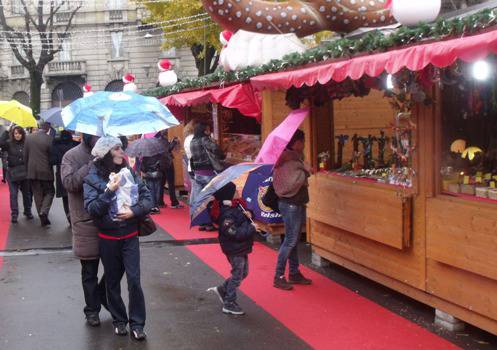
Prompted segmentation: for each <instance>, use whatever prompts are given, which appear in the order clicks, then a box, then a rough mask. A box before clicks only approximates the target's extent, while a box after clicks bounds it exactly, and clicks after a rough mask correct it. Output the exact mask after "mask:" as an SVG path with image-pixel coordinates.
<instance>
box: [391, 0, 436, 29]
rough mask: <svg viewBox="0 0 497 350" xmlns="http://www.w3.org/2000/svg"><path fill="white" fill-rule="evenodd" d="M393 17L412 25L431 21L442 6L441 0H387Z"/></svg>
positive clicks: (406, 24) (402, 22)
mask: <svg viewBox="0 0 497 350" xmlns="http://www.w3.org/2000/svg"><path fill="white" fill-rule="evenodd" d="M386 7H387V8H390V10H391V12H392V15H393V17H394V18H395V19H396V20H397V21H398V22H399V23H401V24H403V25H405V26H414V25H417V24H419V23H420V22H433V21H434V20H436V19H437V17H438V14H439V13H440V9H441V7H442V0H416V1H413V0H389V1H387V3H386Z"/></svg>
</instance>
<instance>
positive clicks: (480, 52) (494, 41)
mask: <svg viewBox="0 0 497 350" xmlns="http://www.w3.org/2000/svg"><path fill="white" fill-rule="evenodd" d="M491 53H494V54H495V53H497V30H496V29H494V30H492V31H489V32H485V33H482V34H478V35H472V36H467V37H462V38H457V39H451V40H445V41H436V42H430V43H426V44H420V45H415V46H410V47H406V48H401V49H396V50H391V51H387V52H382V53H377V54H371V55H364V56H358V57H354V58H351V59H347V60H340V61H331V62H330V61H326V63H321V64H317V65H309V66H307V67H304V68H299V69H295V70H289V71H283V72H277V73H270V74H265V75H260V76H256V77H253V78H251V79H250V81H251V83H252V86H253V87H254V89H256V90H263V89H283V90H286V89H288V88H290V87H292V86H295V87H301V86H303V85H307V86H313V85H315V84H317V83H320V84H326V83H328V82H330V81H331V80H334V81H336V82H342V81H344V80H345V79H347V78H350V79H352V80H358V79H360V78H361V77H363V76H364V75H368V76H370V77H377V76H379V75H380V74H382V73H383V72H385V71H386V72H387V73H390V74H395V73H397V72H398V71H400V70H401V69H403V68H408V69H409V70H411V71H419V70H422V69H424V68H425V67H426V66H428V65H429V64H432V65H433V66H435V67H439V68H442V67H447V66H450V65H452V64H453V63H454V62H455V61H456V60H457V59H461V60H463V61H465V62H474V61H477V60H479V59H483V58H485V57H487V56H488V55H489V54H491Z"/></svg>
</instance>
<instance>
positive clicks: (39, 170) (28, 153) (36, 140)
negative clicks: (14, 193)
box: [24, 123, 55, 226]
mask: <svg viewBox="0 0 497 350" xmlns="http://www.w3.org/2000/svg"><path fill="white" fill-rule="evenodd" d="M49 131H50V124H49V123H43V124H42V125H41V128H40V130H38V131H37V132H35V133H33V134H31V135H28V136H26V142H25V144H24V161H25V162H26V165H27V167H28V176H27V178H28V180H29V181H30V184H31V191H32V193H33V197H34V201H35V205H36V210H37V211H38V216H39V217H40V222H41V225H42V226H47V225H50V220H49V219H48V214H49V212H50V208H51V206H52V202H53V198H54V195H55V188H54V175H53V167H52V164H50V155H51V153H52V140H53V138H52V137H51V136H49V135H48V133H49Z"/></svg>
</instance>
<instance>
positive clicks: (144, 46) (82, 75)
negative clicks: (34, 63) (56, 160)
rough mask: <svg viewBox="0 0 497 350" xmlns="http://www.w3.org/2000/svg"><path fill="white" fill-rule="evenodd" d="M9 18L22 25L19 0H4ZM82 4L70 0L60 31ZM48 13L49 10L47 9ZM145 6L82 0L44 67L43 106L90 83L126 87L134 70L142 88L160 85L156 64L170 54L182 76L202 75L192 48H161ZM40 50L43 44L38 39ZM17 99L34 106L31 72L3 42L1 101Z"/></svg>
mask: <svg viewBox="0 0 497 350" xmlns="http://www.w3.org/2000/svg"><path fill="white" fill-rule="evenodd" d="M4 4H5V14H6V17H7V22H8V23H9V24H12V25H16V26H18V28H19V30H24V29H22V28H23V17H21V13H22V8H20V4H21V2H20V1H19V0H11V1H10V2H9V1H5V2H4ZM76 4H77V2H76V1H75V0H67V1H66V3H65V4H64V5H63V7H62V9H63V10H62V11H59V12H58V13H57V14H56V16H55V18H54V22H55V23H56V25H57V26H60V27H59V28H61V31H62V30H63V29H64V26H65V25H66V24H67V22H68V20H69V17H70V14H71V12H72V10H74V8H75V6H77V5H76ZM47 12H48V11H47ZM145 18H146V11H145V9H143V8H141V7H139V6H137V5H136V3H135V2H134V1H127V0H107V1H106V0H103V1H102V0H93V1H92V0H90V1H86V0H85V1H82V7H81V8H80V9H79V10H78V12H77V13H76V15H75V17H74V19H73V25H72V27H71V28H70V29H69V33H70V35H69V37H68V38H67V39H65V40H64V41H62V42H61V44H62V50H61V51H60V52H59V53H58V54H57V55H56V58H55V59H54V60H53V61H52V62H50V63H49V64H48V65H47V66H46V67H45V71H44V84H43V86H42V96H41V110H45V109H48V108H51V107H56V106H65V105H67V104H68V103H70V102H71V101H73V100H75V99H76V98H79V97H81V96H83V91H82V87H83V85H84V84H86V83H88V84H90V85H91V86H92V90H93V91H101V90H108V91H121V90H122V86H123V82H122V77H123V75H124V74H126V73H132V74H133V75H134V76H135V77H136V80H135V83H136V85H137V86H138V89H139V90H140V91H144V90H147V89H149V88H152V87H154V86H156V84H157V79H158V74H159V71H158V68H157V62H158V61H159V60H160V59H161V58H169V59H170V60H171V61H172V62H173V63H174V69H175V71H176V73H177V75H178V77H179V78H180V79H184V78H188V77H195V76H197V69H196V67H195V61H194V59H193V56H192V55H191V52H190V49H189V48H181V49H172V50H169V51H163V50H162V49H161V44H162V36H161V32H160V31H157V30H154V28H153V26H149V27H147V26H146V25H143V21H144V19H145ZM33 47H34V49H35V51H36V50H37V49H39V47H40V42H39V41H38V42H36V41H34V43H33ZM10 99H16V100H18V101H20V102H21V103H24V104H29V76H28V72H27V70H26V69H25V68H24V67H23V66H22V65H21V64H20V63H19V62H18V61H17V59H16V58H15V56H14V55H13V53H12V51H11V49H10V47H9V45H8V43H7V42H6V41H5V40H4V39H1V41H0V100H10Z"/></svg>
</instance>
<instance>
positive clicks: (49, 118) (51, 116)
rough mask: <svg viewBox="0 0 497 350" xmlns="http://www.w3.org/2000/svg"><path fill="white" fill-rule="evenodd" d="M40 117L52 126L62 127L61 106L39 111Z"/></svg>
mask: <svg viewBox="0 0 497 350" xmlns="http://www.w3.org/2000/svg"><path fill="white" fill-rule="evenodd" d="M40 118H41V119H43V120H44V121H46V122H48V123H50V124H51V125H52V126H57V127H63V126H64V122H63V121H62V108H59V107H54V108H50V109H48V110H46V111H43V112H41V113H40Z"/></svg>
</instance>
